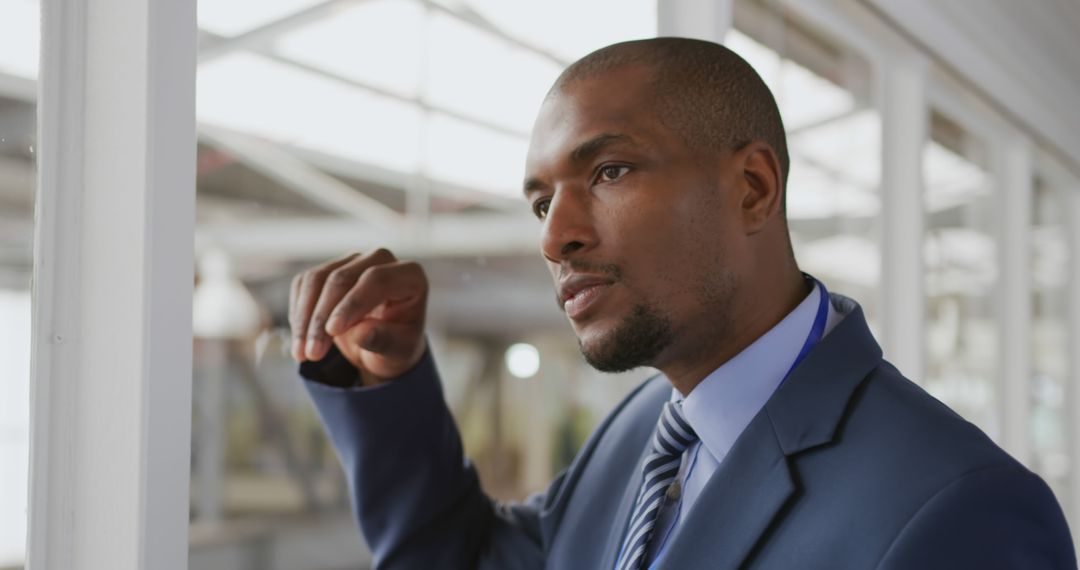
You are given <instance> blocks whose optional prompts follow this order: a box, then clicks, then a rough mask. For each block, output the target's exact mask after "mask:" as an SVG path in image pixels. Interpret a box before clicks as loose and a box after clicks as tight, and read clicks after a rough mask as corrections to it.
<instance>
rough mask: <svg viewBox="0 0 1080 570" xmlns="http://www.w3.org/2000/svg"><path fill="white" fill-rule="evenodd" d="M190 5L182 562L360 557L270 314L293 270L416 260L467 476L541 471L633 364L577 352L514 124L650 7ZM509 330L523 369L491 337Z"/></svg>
mask: <svg viewBox="0 0 1080 570" xmlns="http://www.w3.org/2000/svg"><path fill="white" fill-rule="evenodd" d="M198 12H199V28H200V48H199V49H200V53H199V70H198V74H199V75H198V94H197V118H198V121H199V132H200V146H199V163H198V199H197V228H196V244H195V245H196V255H197V257H198V258H199V264H198V270H197V273H198V281H197V285H196V291H195V299H194V312H195V314H194V319H195V320H194V324H195V333H196V338H195V339H194V342H195V362H194V370H195V384H194V402H193V404H194V405H193V420H194V421H193V433H192V451H193V458H192V484H191V504H192V523H191V549H190V553H191V568H193V569H199V568H214V569H215V570H216V569H223V568H238V567H249V566H244V564H248V563H249V562H250V561H252V560H258V561H259V562H258V563H257V566H258V567H259V568H260V569H271V568H289V569H290V570H298V569H303V568H330V567H365V566H366V565H367V564H368V559H369V555H368V553H367V552H366V549H365V548H364V547H363V545H362V544H361V543H360V541H359V540H358V537H357V533H356V529H355V524H354V523H353V521H352V517H351V514H350V512H349V510H348V497H347V487H346V484H345V480H344V477H343V475H342V473H341V470H340V468H339V466H338V463H337V459H336V457H335V456H334V454H333V452H332V450H331V449H330V447H329V445H328V443H327V441H326V438H325V436H324V434H323V431H322V428H321V426H320V425H319V423H318V420H317V418H316V416H315V414H314V410H313V409H312V407H311V405H310V403H309V401H308V398H307V395H306V394H305V393H304V390H303V386H302V384H301V382H300V380H299V378H298V377H297V376H296V364H295V363H294V362H292V360H291V358H290V357H289V356H288V323H287V318H286V309H287V302H288V290H289V281H290V279H291V277H292V276H293V275H294V274H295V273H296V272H298V271H301V270H303V269H306V268H308V267H312V266H314V265H316V264H318V263H321V262H323V261H325V260H327V259H330V258H334V257H339V256H341V255H343V254H345V253H348V252H352V251H364V250H368V251H370V250H371V249H373V248H375V247H388V248H390V249H391V250H392V251H394V253H395V254H396V255H398V257H399V258H407V259H416V260H419V261H420V262H421V263H422V264H423V266H424V268H425V270H426V271H427V273H428V276H429V280H430V282H431V284H432V292H431V297H430V300H429V318H428V323H429V327H428V328H429V331H430V332H429V338H430V339H431V343H432V347H433V352H434V354H435V356H436V360H437V362H438V365H439V369H440V372H441V374H442V378H443V385H444V391H445V394H446V397H447V400H448V402H449V404H450V407H451V409H452V412H453V413H454V415H455V417H456V419H457V421H458V425H459V427H460V429H461V433H462V438H463V440H464V444H465V450H466V453H467V454H468V455H469V457H470V458H471V459H472V460H473V461H474V462H475V464H476V466H477V468H478V470H479V472H480V476H481V479H482V481H483V483H484V487H485V489H486V490H487V491H488V492H489V493H490V494H491V495H492V496H494V497H496V498H499V499H519V498H522V497H524V496H525V495H526V494H528V493H529V492H533V491H537V490H539V489H541V488H543V487H544V486H546V485H547V483H548V482H549V481H550V480H551V478H552V477H553V476H554V474H555V473H557V472H558V471H559V470H561V469H562V468H563V467H564V466H565V465H566V464H567V463H569V460H570V458H571V457H572V456H573V454H574V453H575V452H576V450H577V448H578V446H580V444H581V442H582V441H583V440H584V438H585V437H586V436H587V435H588V433H590V432H591V430H592V427H593V426H594V425H595V423H596V422H597V421H599V419H600V418H601V417H602V416H603V415H604V414H606V413H607V412H608V411H609V410H610V408H611V406H612V405H613V404H614V403H615V402H616V401H618V399H619V398H621V397H622V395H623V394H625V393H626V391H627V390H629V389H630V387H632V386H633V385H635V384H636V382H637V381H638V380H640V378H641V377H642V376H643V375H645V374H648V371H638V372H636V373H633V374H628V375H623V376H619V377H611V376H601V375H599V374H597V373H594V372H592V371H590V370H588V369H587V368H586V367H585V366H584V365H583V363H582V361H581V358H580V356H579V355H578V352H577V347H576V343H575V342H574V340H573V337H572V334H571V333H570V330H569V327H568V326H567V324H566V323H565V318H564V317H563V315H562V313H561V312H559V311H558V309H557V307H556V306H555V303H553V302H552V298H553V293H552V285H551V281H550V277H549V276H548V274H547V271H546V269H545V268H544V266H543V263H542V260H541V258H540V256H539V255H538V245H539V242H538V236H539V229H540V228H539V224H538V223H537V222H536V220H535V219H534V218H532V216H531V214H530V212H529V208H528V205H527V204H526V203H525V202H524V201H523V200H521V198H520V195H521V189H520V188H521V181H522V179H523V172H524V159H525V151H526V145H527V141H528V135H529V131H530V129H531V126H532V121H533V119H534V117H535V114H536V111H537V110H538V108H539V105H540V102H541V100H542V98H543V97H544V95H545V93H546V92H547V89H548V87H549V86H550V85H551V83H552V82H553V81H554V79H555V77H556V76H557V75H558V73H559V72H560V71H561V70H562V69H563V68H564V67H565V66H566V65H568V64H569V63H570V62H572V61H574V60H575V59H577V58H579V57H581V56H583V55H585V54H586V53H588V52H589V51H592V50H593V49H596V48H599V47H602V46H604V45H607V44H610V43H613V42H616V41H619V40H624V39H631V38H639V37H648V36H651V35H654V34H655V30H656V3H655V0H633V1H626V0H606V1H602V2H588V3H577V2H570V1H568V0H559V1H557V2H544V3H535V2H529V3H505V2H497V1H487V0H466V1H464V2H458V1H455V2H450V1H443V0H435V1H431V2H428V1H420V0H369V1H365V2H357V3H342V4H338V5H335V6H334V8H333V9H330V8H327V4H325V3H322V2H318V1H316V0H287V1H280V2H270V3H265V2H238V1H235V0H201V1H200V2H199V10H198ZM613 14H614V15H617V18H616V21H617V25H604V22H608V21H610V20H611V19H612V16H613ZM553 29H557V30H558V33H557V34H552V33H551V30H553ZM521 343H527V344H529V345H531V346H533V347H536V348H538V349H539V353H538V354H539V361H538V362H536V363H535V364H536V366H535V370H531V371H530V370H528V369H527V368H528V367H526V369H523V368H521V358H522V356H521V355H522V354H526V353H528V349H527V348H526V349H524V350H525V352H524V353H523V352H521V351H522V348H521V347H518V348H516V349H515V350H514V351H509V352H508V349H509V348H510V347H511V345H516V344H521ZM312 537H319V538H318V540H317V542H312V541H313V540H315V539H313V538H312ZM316 543H317V544H318V545H319V546H318V547H317V548H316V547H314V546H312V544H316ZM290 545H293V546H295V545H307V546H305V547H303V548H293V547H291V546H290Z"/></svg>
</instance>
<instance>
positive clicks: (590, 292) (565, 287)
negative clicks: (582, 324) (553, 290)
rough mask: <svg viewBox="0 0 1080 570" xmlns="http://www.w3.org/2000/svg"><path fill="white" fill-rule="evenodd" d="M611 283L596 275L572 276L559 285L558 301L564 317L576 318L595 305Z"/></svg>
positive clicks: (607, 279)
mask: <svg viewBox="0 0 1080 570" xmlns="http://www.w3.org/2000/svg"><path fill="white" fill-rule="evenodd" d="M612 283H613V281H612V280H611V279H610V278H607V277H602V276H597V275H572V276H570V277H567V278H564V279H563V280H562V281H561V282H560V283H559V299H560V300H561V301H562V304H563V310H565V311H566V316H567V317H570V318H571V319H573V318H577V317H579V316H581V315H582V314H584V313H585V311H586V310H587V309H588V308H589V307H591V306H592V305H593V304H594V303H596V301H597V299H598V298H599V297H600V296H601V295H602V294H603V292H604V291H606V290H607V288H608V287H609V286H611V284H612Z"/></svg>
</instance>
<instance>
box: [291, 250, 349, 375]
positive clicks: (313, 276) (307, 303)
mask: <svg viewBox="0 0 1080 570" xmlns="http://www.w3.org/2000/svg"><path fill="white" fill-rule="evenodd" d="M358 256H359V254H357V253H353V254H350V255H347V256H345V257H342V258H340V259H336V260H333V261H330V262H327V263H324V264H322V265H320V266H318V267H315V268H312V269H309V270H307V271H305V272H303V273H300V274H298V275H297V276H296V277H295V278H293V282H292V290H291V296H290V298H289V325H290V327H291V328H292V355H293V358H295V359H296V360H297V361H300V362H302V361H304V359H305V358H304V357H305V354H306V352H307V351H306V348H307V347H306V346H305V345H306V342H305V339H306V338H307V336H308V324H309V323H310V321H311V314H312V311H313V310H314V308H315V304H316V303H317V302H318V300H319V296H320V294H321V293H322V288H323V282H325V280H326V276H327V275H329V273H330V272H331V271H333V270H335V269H337V268H338V267H340V266H342V265H344V264H346V263H348V262H349V261H352V260H353V259H355V258H356V257H358Z"/></svg>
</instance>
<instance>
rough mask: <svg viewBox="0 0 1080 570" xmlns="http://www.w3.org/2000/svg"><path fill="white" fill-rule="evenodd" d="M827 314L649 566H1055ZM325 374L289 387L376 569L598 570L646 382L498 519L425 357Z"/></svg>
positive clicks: (930, 411) (1043, 522)
mask: <svg viewBox="0 0 1080 570" xmlns="http://www.w3.org/2000/svg"><path fill="white" fill-rule="evenodd" d="M831 300H832V303H833V305H834V307H836V308H837V309H838V310H839V311H840V312H841V313H842V314H846V316H845V317H844V318H843V320H842V321H841V322H840V323H838V324H837V325H836V328H835V329H833V331H832V332H831V333H830V334H829V335H828V336H826V337H825V338H824V339H823V340H822V342H821V343H820V344H818V345H817V346H816V347H815V348H814V349H813V350H812V351H811V352H810V353H809V354H808V355H807V357H806V358H805V360H803V361H802V363H800V364H799V366H798V367H797V368H796V369H795V370H794V371H793V372H792V373H791V375H790V376H789V377H788V378H787V379H786V380H785V381H784V382H783V384H781V385H780V387H779V388H778V389H777V391H776V392H775V393H774V394H773V395H772V397H771V398H770V399H769V401H768V402H767V403H766V404H765V406H764V408H762V409H761V411H760V412H759V413H758V414H757V415H756V416H755V417H754V419H753V420H752V421H751V422H750V424H749V425H748V426H747V428H746V430H745V431H744V432H743V433H742V435H741V436H740V437H739V439H738V440H737V441H736V442H735V444H734V446H733V447H732V449H731V451H730V453H729V454H728V456H727V457H726V458H725V460H724V461H723V463H722V464H721V465H720V467H719V469H718V470H717V471H716V473H715V474H714V475H713V476H712V478H711V479H709V482H708V484H707V485H706V487H705V489H704V490H703V491H702V493H701V495H700V496H699V498H698V499H697V501H696V502H695V503H694V505H693V507H692V508H691V510H690V511H689V512H688V513H687V515H686V518H685V519H684V520H683V523H682V525H681V527H680V528H679V530H678V532H677V533H676V534H675V535H674V536H673V537H672V538H671V539H670V540H671V543H670V545H669V547H668V549H667V553H666V555H665V557H664V558H663V559H662V560H661V563H660V566H659V567H660V568H662V569H679V570H684V569H695V568H710V569H714V568H720V569H727V568H770V569H772V568H775V569H785V570H787V569H816V568H821V569H847V568H852V569H873V568H878V569H899V568H912V569H933V568H942V569H945V568H948V569H959V568H978V569H996V568H1016V569H1030V570H1034V569H1044V568H1046V569H1050V568H1055V569H1057V568H1060V569H1067V568H1075V567H1076V559H1075V555H1074V552H1073V546H1072V540H1071V538H1070V535H1069V529H1068V527H1067V526H1066V523H1065V519H1064V516H1063V515H1062V512H1061V509H1060V507H1059V506H1058V504H1057V502H1056V501H1055V499H1054V496H1053V495H1052V493H1051V491H1050V489H1049V488H1048V487H1047V486H1046V484H1045V483H1044V482H1043V481H1042V480H1041V479H1040V478H1039V477H1038V476H1036V475H1035V474H1033V473H1032V472H1031V471H1029V470H1027V469H1026V468H1025V467H1024V466H1023V465H1021V464H1020V463H1018V462H1017V461H1015V460H1014V459H1012V458H1011V457H1010V456H1009V455H1007V454H1006V453H1005V452H1004V451H1002V450H1001V449H1000V448H999V447H998V446H996V445H994V443H993V442H991V441H990V439H988V438H987V436H986V435H984V434H983V433H982V432H981V431H979V429H978V428H976V427H975V426H974V425H972V424H971V423H968V422H967V421H965V420H964V419H963V418H961V417H960V416H958V415H957V414H956V413H954V412H953V411H952V410H950V409H949V408H948V407H946V406H945V405H944V404H942V403H941V402H939V401H938V400H936V399H934V398H933V397H931V396H929V395H928V394H927V393H926V392H924V391H923V390H922V389H921V388H919V387H918V386H917V385H915V384H913V383H912V382H910V381H909V380H907V379H906V378H904V377H903V376H902V375H901V374H900V373H899V372H898V371H897V370H896V368H894V367H893V366H892V365H890V364H889V363H888V362H886V361H884V360H882V355H881V349H880V348H879V347H878V345H877V343H876V342H875V341H874V339H873V337H872V336H871V334H870V331H869V329H868V328H867V325H866V322H865V319H864V317H863V315H862V311H861V309H859V308H858V306H857V305H856V304H855V303H854V302H853V301H851V300H849V299H847V298H845V297H841V296H838V295H833V296H832V299H831ZM342 362H343V360H342V359H341V357H340V355H338V354H334V355H331V356H330V357H328V358H327V359H324V360H323V361H321V362H319V363H310V364H307V365H304V366H303V367H302V369H301V373H302V374H303V375H304V376H305V377H307V378H309V381H308V382H307V386H308V388H309V391H310V393H311V396H312V398H313V400H314V402H315V404H316V407H317V408H318V410H319V413H320V415H321V417H322V419H323V421H324V423H325V425H326V429H327V431H328V432H329V434H330V437H331V440H332V441H333V444H334V446H335V448H336V450H337V452H338V455H339V457H340V459H341V461H342V464H343V465H344V468H345V472H346V473H347V475H348V479H349V482H350V484H351V488H352V493H353V499H354V508H355V512H356V515H357V518H358V521H359V524H360V528H361V530H362V532H363V534H364V536H365V538H366V539H367V542H368V544H369V546H370V547H371V549H372V552H373V555H374V559H375V562H376V566H377V567H378V568H386V569H391V568H394V569H398V568H402V569H404V568H408V569H413V568H415V569H432V568H448V569H455V568H485V569H487V568H490V569H540V568H548V569H552V570H574V569H589V570H594V569H599V570H609V569H611V568H612V567H613V566H614V562H615V556H616V554H617V550H618V546H619V543H620V540H621V537H622V533H623V532H624V531H625V528H626V524H627V518H628V516H629V513H630V508H631V502H632V501H633V498H634V493H635V492H636V491H637V488H638V485H639V484H640V480H641V463H642V462H643V461H644V458H645V454H646V451H647V443H648V440H649V438H650V437H651V435H652V432H653V430H654V427H655V425H656V421H657V418H658V417H659V414H660V410H661V407H662V405H663V404H664V402H665V401H667V400H668V398H669V396H670V394H671V386H670V384H669V383H668V382H667V381H666V380H665V379H664V378H662V377H657V378H652V379H650V380H647V381H645V382H644V383H643V384H641V385H640V386H639V387H637V388H636V389H635V390H634V391H633V392H632V393H631V394H630V395H628V396H627V397H626V398H625V399H624V400H623V401H622V402H621V403H620V404H619V405H618V406H616V408H615V409H614V410H613V411H612V412H611V414H610V415H608V417H607V418H605V419H604V420H603V422H602V423H601V424H600V426H599V427H597V429H596V431H595V432H594V433H593V434H592V435H591V436H590V438H589V439H588V441H587V442H586V443H585V445H584V446H583V448H582V449H581V451H580V452H579V453H578V455H577V457H576V458H575V459H574V460H573V462H572V464H571V465H570V466H569V467H568V468H567V469H566V470H565V471H563V472H562V473H561V474H560V475H559V476H558V477H556V478H555V480H554V481H553V482H552V483H551V485H550V486H549V487H548V488H547V490H545V491H544V492H542V493H538V494H536V495H533V496H531V497H529V498H528V499H527V500H526V501H524V502H522V503H513V504H500V503H498V502H495V501H492V500H491V499H490V498H489V497H487V496H486V495H485V494H484V492H483V490H482V489H481V487H480V482H479V480H478V479H477V475H476V471H475V470H474V468H473V466H472V465H471V464H470V462H469V461H468V459H466V458H465V457H464V455H463V453H462V447H461V441H460V439H459V437H458V431H457V429H456V427H455V425H454V422H453V419H452V418H451V416H450V413H449V411H448V409H447V407H446V404H445V403H444V400H443V396H442V392H441V388H440V384H439V379H438V375H437V372H436V370H435V366H434V363H433V362H432V360H431V358H430V356H425V358H424V359H423V360H422V361H421V362H420V363H419V364H418V365H417V367H416V368H415V369H414V370H412V371H411V372H409V373H408V374H406V375H405V376H404V377H402V378H399V379H397V380H395V381H394V382H391V383H389V384H385V385H382V386H378V387H375V388H361V389H356V388H352V389H342V388H334V387H330V386H327V385H324V384H321V383H319V381H318V380H320V378H324V377H323V375H325V374H331V373H333V374H341V373H342V371H341V370H340V369H339V370H337V371H336V372H335V371H333V368H334V367H335V366H336V367H339V368H340V367H342V366H343V364H342ZM344 366H345V367H347V368H348V370H345V373H350V371H351V373H352V374H355V370H351V366H348V364H347V363H345V364H344Z"/></svg>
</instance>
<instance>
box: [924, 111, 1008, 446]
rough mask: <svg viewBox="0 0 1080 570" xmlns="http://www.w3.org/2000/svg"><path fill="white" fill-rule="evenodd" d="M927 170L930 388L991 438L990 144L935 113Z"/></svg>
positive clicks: (994, 316)
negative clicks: (987, 158)
mask: <svg viewBox="0 0 1080 570" xmlns="http://www.w3.org/2000/svg"><path fill="white" fill-rule="evenodd" d="M930 134H931V140H929V141H927V143H926V146H925V147H924V149H923V168H924V170H925V176H926V194H925V201H924V202H925V207H926V240H925V244H924V246H925V249H924V260H925V264H926V275H925V279H926V296H927V299H926V310H927V314H926V380H925V386H926V389H927V390H928V391H929V392H930V393H931V394H933V395H934V396H936V397H937V398H938V399H940V400H942V401H943V402H945V403H946V404H948V405H949V407H951V408H952V409H954V410H956V412H957V413H959V414H960V415H961V416H963V417H964V418H967V419H968V420H970V421H972V422H973V423H975V424H976V425H978V426H979V427H980V428H982V429H983V431H985V432H986V433H987V434H989V435H990V436H991V437H997V435H998V434H999V431H998V429H999V426H998V419H997V414H996V413H995V410H996V407H995V406H996V402H997V390H996V382H997V364H998V358H997V346H998V326H999V324H998V310H997V304H996V298H995V294H996V290H995V283H996V281H997V272H998V257H997V256H998V254H997V244H996V242H995V239H994V232H993V229H994V227H995V225H994V224H995V222H996V218H995V216H996V215H997V210H996V204H997V201H996V200H995V199H994V195H993V188H992V186H991V184H992V179H991V177H990V176H989V175H988V174H987V171H986V167H985V160H984V157H985V153H986V150H985V146H984V145H983V144H982V142H981V141H979V140H978V139H976V138H975V137H973V136H972V135H970V134H969V133H967V132H966V131H964V130H963V129H962V128H961V127H960V126H959V125H957V124H956V123H954V122H952V121H950V120H949V119H948V118H947V117H945V116H943V115H941V114H939V113H936V112H935V113H932V115H931V128H930Z"/></svg>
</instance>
